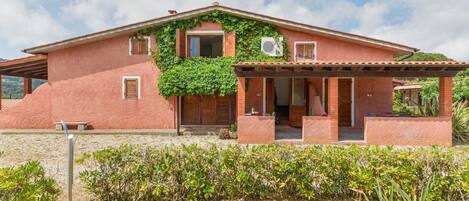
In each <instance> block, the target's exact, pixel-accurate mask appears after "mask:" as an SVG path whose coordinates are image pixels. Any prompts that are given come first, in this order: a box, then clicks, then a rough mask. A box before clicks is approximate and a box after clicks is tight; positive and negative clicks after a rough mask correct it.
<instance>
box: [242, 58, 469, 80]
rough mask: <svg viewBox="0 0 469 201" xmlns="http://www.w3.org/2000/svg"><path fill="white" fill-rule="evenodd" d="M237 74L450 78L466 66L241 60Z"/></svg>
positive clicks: (429, 63)
mask: <svg viewBox="0 0 469 201" xmlns="http://www.w3.org/2000/svg"><path fill="white" fill-rule="evenodd" d="M233 67H234V68H235V72H236V75H237V76H238V77H452V76H455V75H456V74H457V73H458V72H459V71H462V70H465V69H466V68H469V63H468V62H458V61H352V62H345V61H313V62H241V63H237V64H234V65H233Z"/></svg>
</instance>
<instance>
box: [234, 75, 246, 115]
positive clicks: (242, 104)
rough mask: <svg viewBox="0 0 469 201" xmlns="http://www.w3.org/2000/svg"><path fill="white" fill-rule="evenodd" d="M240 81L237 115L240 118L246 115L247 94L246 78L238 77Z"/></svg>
mask: <svg viewBox="0 0 469 201" xmlns="http://www.w3.org/2000/svg"><path fill="white" fill-rule="evenodd" d="M237 79H238V94H237V96H236V98H237V100H236V113H237V115H238V116H244V114H245V113H246V109H245V108H246V92H245V91H244V83H245V82H244V81H245V78H244V77H237Z"/></svg>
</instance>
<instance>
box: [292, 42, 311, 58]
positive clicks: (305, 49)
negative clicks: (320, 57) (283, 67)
mask: <svg viewBox="0 0 469 201" xmlns="http://www.w3.org/2000/svg"><path fill="white" fill-rule="evenodd" d="M314 60H316V42H313V41H311V42H295V61H314Z"/></svg>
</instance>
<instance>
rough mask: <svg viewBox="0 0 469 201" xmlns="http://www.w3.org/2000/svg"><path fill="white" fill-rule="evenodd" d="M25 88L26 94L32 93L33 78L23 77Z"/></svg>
mask: <svg viewBox="0 0 469 201" xmlns="http://www.w3.org/2000/svg"><path fill="white" fill-rule="evenodd" d="M23 89H24V90H23V93H24V95H25V96H26V94H31V93H32V92H33V82H32V79H31V78H27V77H24V78H23Z"/></svg>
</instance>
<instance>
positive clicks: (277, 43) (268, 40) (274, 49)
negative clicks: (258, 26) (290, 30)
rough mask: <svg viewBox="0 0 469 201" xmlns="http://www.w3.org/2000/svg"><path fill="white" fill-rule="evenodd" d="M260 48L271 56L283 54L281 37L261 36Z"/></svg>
mask: <svg viewBox="0 0 469 201" xmlns="http://www.w3.org/2000/svg"><path fill="white" fill-rule="evenodd" d="M261 50H262V52H263V53H264V54H267V55H269V56H271V57H281V56H283V37H279V38H277V39H275V38H274V37H262V41H261Z"/></svg>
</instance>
